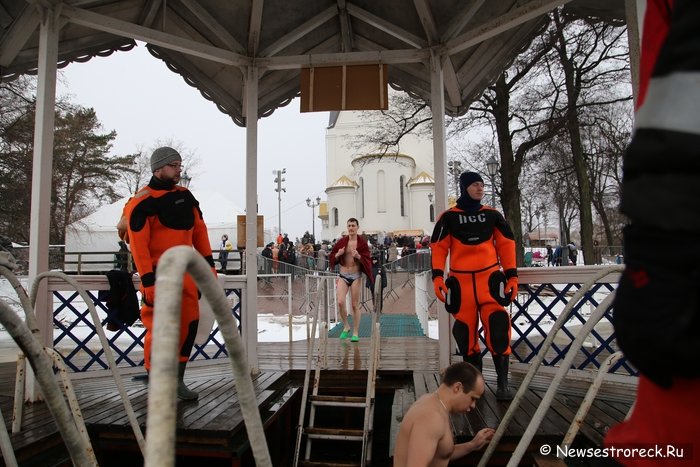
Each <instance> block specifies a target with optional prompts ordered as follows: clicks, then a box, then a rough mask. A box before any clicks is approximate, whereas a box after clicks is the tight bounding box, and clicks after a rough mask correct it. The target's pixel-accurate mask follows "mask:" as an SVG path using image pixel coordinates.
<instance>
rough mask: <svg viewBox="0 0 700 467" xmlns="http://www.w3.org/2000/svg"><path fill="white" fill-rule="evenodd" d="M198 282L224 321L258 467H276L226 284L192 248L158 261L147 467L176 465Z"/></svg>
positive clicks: (182, 248) (173, 250)
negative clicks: (185, 307)
mask: <svg viewBox="0 0 700 467" xmlns="http://www.w3.org/2000/svg"><path fill="white" fill-rule="evenodd" d="M186 273H187V274H189V275H190V276H191V277H192V279H194V281H195V283H196V284H197V286H198V288H199V290H200V291H201V292H202V296H203V297H204V298H206V299H207V301H208V302H209V304H210V305H211V309H212V311H213V312H214V315H215V316H216V319H217V321H218V323H219V330H220V332H221V334H222V335H223V337H224V342H225V343H226V348H227V350H228V353H229V361H230V363H231V368H232V370H233V376H234V383H235V384H236V389H237V391H238V398H239V402H240V407H241V413H242V414H243V420H244V422H245V426H246V430H247V432H248V439H249V441H250V446H251V450H252V452H253V457H254V459H255V462H256V465H258V466H261V467H270V466H272V461H271V459H270V452H269V450H268V448H267V440H266V439H265V431H264V429H263V424H262V420H261V418H260V412H259V410H258V405H257V401H256V396H255V389H254V387H253V381H252V378H251V370H250V366H249V365H248V361H247V359H246V354H245V348H244V346H243V342H242V339H241V336H240V334H239V332H238V329H237V327H236V324H235V322H234V319H233V316H232V315H231V308H230V307H229V304H228V301H227V298H226V295H225V294H224V291H223V289H222V288H221V285H220V283H219V282H218V280H217V279H216V278H215V277H214V275H213V274H212V271H211V267H210V266H209V264H208V263H207V262H206V260H205V259H204V258H203V257H202V256H201V255H200V254H199V253H197V252H196V251H195V250H193V249H192V248H191V247H188V246H176V247H173V248H170V249H169V250H167V251H166V252H165V253H164V254H163V256H161V258H160V261H159V262H158V275H157V277H156V298H155V309H154V313H153V314H154V323H153V345H152V348H151V369H150V374H149V380H150V384H149V387H148V421H147V425H146V427H147V428H146V431H147V433H148V439H147V442H146V455H145V463H144V465H145V466H146V467H152V466H159V467H173V466H174V464H175V459H174V450H175V430H176V417H177V402H176V386H177V381H176V379H177V372H178V354H179V352H178V341H179V335H180V315H181V305H182V288H183V282H184V277H185V274H186Z"/></svg>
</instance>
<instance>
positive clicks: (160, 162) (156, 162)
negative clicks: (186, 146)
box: [151, 146, 182, 172]
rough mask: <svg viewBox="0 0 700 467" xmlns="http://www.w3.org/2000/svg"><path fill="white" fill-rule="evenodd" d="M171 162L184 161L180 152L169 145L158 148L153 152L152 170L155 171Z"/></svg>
mask: <svg viewBox="0 0 700 467" xmlns="http://www.w3.org/2000/svg"><path fill="white" fill-rule="evenodd" d="M171 162H182V157H181V156H180V153H178V152H177V151H176V150H174V149H173V148H171V147H168V146H163V147H161V148H158V149H156V150H155V151H153V154H151V172H155V171H156V170H158V169H160V168H161V167H165V166H166V165H168V164H170V163H171Z"/></svg>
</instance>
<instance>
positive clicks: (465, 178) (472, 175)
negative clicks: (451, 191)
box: [459, 172, 484, 193]
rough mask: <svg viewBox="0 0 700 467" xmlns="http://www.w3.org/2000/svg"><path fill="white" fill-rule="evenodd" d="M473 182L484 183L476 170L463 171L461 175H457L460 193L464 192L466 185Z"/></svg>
mask: <svg viewBox="0 0 700 467" xmlns="http://www.w3.org/2000/svg"><path fill="white" fill-rule="evenodd" d="M474 182H481V183H484V179H483V178H481V175H479V174H478V173H476V172H464V173H463V174H462V175H460V176H459V189H460V193H466V192H467V187H468V186H469V185H471V184H472V183H474Z"/></svg>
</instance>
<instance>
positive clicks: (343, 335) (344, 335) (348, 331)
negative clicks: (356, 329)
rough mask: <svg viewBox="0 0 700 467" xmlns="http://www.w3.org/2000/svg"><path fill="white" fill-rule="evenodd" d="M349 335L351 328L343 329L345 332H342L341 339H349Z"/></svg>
mask: <svg viewBox="0 0 700 467" xmlns="http://www.w3.org/2000/svg"><path fill="white" fill-rule="evenodd" d="M348 337H350V330H349V329H348V330H347V331H343V332H341V333H340V339H341V340H342V339H347V338H348Z"/></svg>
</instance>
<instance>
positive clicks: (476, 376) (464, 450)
mask: <svg viewBox="0 0 700 467" xmlns="http://www.w3.org/2000/svg"><path fill="white" fill-rule="evenodd" d="M484 389H485V383H484V378H483V377H482V376H481V373H479V370H477V369H476V367H475V366H474V365H472V364H471V363H468V362H459V363H455V364H452V365H450V366H449V367H447V369H445V371H444V372H443V374H442V381H441V383H440V387H439V388H438V390H437V391H436V392H434V393H431V394H425V395H424V396H422V397H421V398H420V399H418V400H417V401H416V402H415V403H414V404H413V405H412V406H411V408H410V409H408V412H406V415H405V416H404V418H403V421H402V422H401V426H400V427H399V434H398V436H397V438H396V446H395V447H394V467H409V466H421V467H426V466H429V467H437V466H446V465H448V464H449V463H450V460H453V459H459V458H460V457H463V456H466V455H467V454H469V453H470V452H472V451H476V450H479V449H481V448H483V447H484V446H485V445H486V444H487V443H488V442H489V441H491V438H493V434H494V430H493V428H483V429H481V430H479V432H478V433H477V434H476V436H474V439H472V440H471V441H469V442H466V443H461V444H455V443H454V438H453V434H452V432H453V430H452V422H451V421H450V414H459V413H465V412H469V411H470V410H471V409H473V408H474V406H475V405H476V401H477V400H479V399H480V398H481V396H482V394H484Z"/></svg>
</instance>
